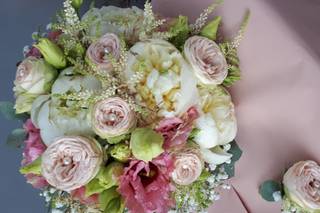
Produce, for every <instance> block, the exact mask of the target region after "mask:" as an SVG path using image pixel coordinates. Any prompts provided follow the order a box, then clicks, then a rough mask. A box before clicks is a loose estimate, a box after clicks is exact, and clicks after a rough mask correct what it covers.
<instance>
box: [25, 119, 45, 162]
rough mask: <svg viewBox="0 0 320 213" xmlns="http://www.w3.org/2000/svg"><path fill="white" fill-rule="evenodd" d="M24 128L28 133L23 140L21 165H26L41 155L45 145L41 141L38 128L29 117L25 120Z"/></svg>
mask: <svg viewBox="0 0 320 213" xmlns="http://www.w3.org/2000/svg"><path fill="white" fill-rule="evenodd" d="M24 129H25V130H26V132H27V134H28V138H27V140H25V141H24V143H25V146H24V150H23V157H24V159H23V160H22V165H27V164H30V163H32V162H33V161H34V160H36V159H37V158H38V157H39V156H41V155H42V153H43V152H44V151H45V150H46V148H47V147H46V145H44V143H42V140H41V136H40V130H39V129H37V128H36V127H35V126H34V125H33V123H32V121H31V119H29V120H27V121H26V123H25V124H24Z"/></svg>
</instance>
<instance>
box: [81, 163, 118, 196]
mask: <svg viewBox="0 0 320 213" xmlns="http://www.w3.org/2000/svg"><path fill="white" fill-rule="evenodd" d="M122 173H123V164H122V163H119V162H112V163H110V164H109V165H108V166H107V167H103V168H102V169H100V171H99V173H98V175H97V176H96V177H95V178H94V179H93V180H91V181H90V182H89V183H88V184H87V185H86V196H90V195H93V194H95V193H100V192H103V191H104V190H106V189H109V188H111V187H113V186H117V185H118V178H119V176H120V175H122Z"/></svg>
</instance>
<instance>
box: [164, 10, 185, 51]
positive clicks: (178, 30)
mask: <svg viewBox="0 0 320 213" xmlns="http://www.w3.org/2000/svg"><path fill="white" fill-rule="evenodd" d="M169 33H170V34H171V35H173V36H172V37H171V38H170V40H169V41H170V42H171V43H172V44H173V45H174V46H176V47H177V48H178V49H180V50H181V49H183V45H184V43H185V41H186V40H187V39H188V37H189V35H190V28H189V24H188V17H186V16H179V17H178V18H177V19H176V20H175V21H174V23H173V25H172V26H171V28H170V29H169Z"/></svg>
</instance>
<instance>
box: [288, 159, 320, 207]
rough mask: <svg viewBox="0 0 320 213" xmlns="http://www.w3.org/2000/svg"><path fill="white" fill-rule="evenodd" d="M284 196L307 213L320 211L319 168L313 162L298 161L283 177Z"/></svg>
mask: <svg viewBox="0 0 320 213" xmlns="http://www.w3.org/2000/svg"><path fill="white" fill-rule="evenodd" d="M283 185H284V186H285V192H286V195H287V196H289V198H290V199H291V200H292V201H294V202H296V203H297V204H298V205H300V206H301V207H302V208H304V209H305V210H308V212H309V211H310V212H316V211H319V210H320V192H319V189H320V166H319V165H318V164H317V163H316V162H314V161H300V162H298V163H296V164H294V165H293V166H292V167H291V168H290V169H289V170H288V171H287V172H286V174H285V175H284V177H283Z"/></svg>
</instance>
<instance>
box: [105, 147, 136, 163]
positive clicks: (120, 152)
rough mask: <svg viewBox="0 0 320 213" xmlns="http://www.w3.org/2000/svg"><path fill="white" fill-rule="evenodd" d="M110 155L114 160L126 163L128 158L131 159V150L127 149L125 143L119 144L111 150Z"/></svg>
mask: <svg viewBox="0 0 320 213" xmlns="http://www.w3.org/2000/svg"><path fill="white" fill-rule="evenodd" d="M110 155H111V157H113V158H114V159H116V160H118V161H120V162H123V163H126V162H128V161H129V158H130V157H131V150H130V148H129V145H127V144H125V143H119V144H116V145H115V146H114V147H112V148H111V150H110Z"/></svg>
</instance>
